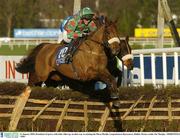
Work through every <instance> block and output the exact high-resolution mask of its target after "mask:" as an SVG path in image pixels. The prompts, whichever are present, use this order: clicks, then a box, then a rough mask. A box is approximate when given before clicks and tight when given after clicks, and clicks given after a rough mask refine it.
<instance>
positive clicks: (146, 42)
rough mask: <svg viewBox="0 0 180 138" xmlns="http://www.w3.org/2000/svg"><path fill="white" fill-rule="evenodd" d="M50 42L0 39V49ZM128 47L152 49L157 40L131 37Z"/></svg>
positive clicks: (166, 42) (167, 44)
mask: <svg viewBox="0 0 180 138" xmlns="http://www.w3.org/2000/svg"><path fill="white" fill-rule="evenodd" d="M43 42H50V43H56V42H57V39H55V38H50V39H46V38H32V39H30V38H28V39H27V38H1V39H0V47H1V46H3V45H8V46H9V47H10V48H11V49H13V46H22V45H23V46H26V49H27V50H28V48H29V47H30V46H36V45H38V44H39V43H43ZM129 42H130V45H132V47H134V48H154V47H155V46H156V45H157V38H135V37H131V38H130V39H129ZM164 46H165V47H174V41H173V39H172V38H164Z"/></svg>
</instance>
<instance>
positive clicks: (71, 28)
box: [66, 19, 82, 39]
mask: <svg viewBox="0 0 180 138" xmlns="http://www.w3.org/2000/svg"><path fill="white" fill-rule="evenodd" d="M76 27H77V22H76V21H75V20H74V19H71V20H70V21H69V22H68V24H67V26H66V31H67V37H68V38H69V39H76V38H78V37H82V32H80V31H78V30H76Z"/></svg>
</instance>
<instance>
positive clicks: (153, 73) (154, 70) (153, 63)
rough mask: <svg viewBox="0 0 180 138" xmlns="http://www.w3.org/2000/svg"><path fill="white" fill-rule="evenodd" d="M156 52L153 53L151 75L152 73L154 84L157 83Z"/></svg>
mask: <svg viewBox="0 0 180 138" xmlns="http://www.w3.org/2000/svg"><path fill="white" fill-rule="evenodd" d="M155 62H156V61H155V54H154V53H151V71H152V72H151V75H152V84H153V85H154V86H155V85H156V65H155Z"/></svg>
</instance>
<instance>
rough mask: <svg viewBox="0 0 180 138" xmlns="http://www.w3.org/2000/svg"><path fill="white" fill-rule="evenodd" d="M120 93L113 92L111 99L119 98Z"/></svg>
mask: <svg viewBox="0 0 180 138" xmlns="http://www.w3.org/2000/svg"><path fill="white" fill-rule="evenodd" d="M118 98H119V95H118V94H117V93H111V99H118Z"/></svg>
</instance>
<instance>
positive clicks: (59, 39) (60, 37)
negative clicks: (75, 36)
mask: <svg viewBox="0 0 180 138" xmlns="http://www.w3.org/2000/svg"><path fill="white" fill-rule="evenodd" d="M62 40H64V41H65V42H66V43H70V42H71V40H72V39H69V38H68V37H67V31H66V30H63V32H61V33H60V34H59V38H58V43H61V41H62Z"/></svg>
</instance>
